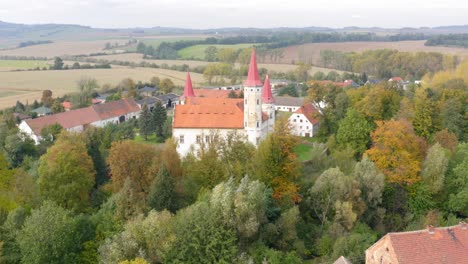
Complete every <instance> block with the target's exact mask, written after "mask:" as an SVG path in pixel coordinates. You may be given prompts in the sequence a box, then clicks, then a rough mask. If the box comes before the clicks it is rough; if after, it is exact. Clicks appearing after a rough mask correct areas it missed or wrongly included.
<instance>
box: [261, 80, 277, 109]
mask: <svg viewBox="0 0 468 264" xmlns="http://www.w3.org/2000/svg"><path fill="white" fill-rule="evenodd" d="M262 102H263V103H264V104H271V103H273V102H274V100H273V94H272V93H271V84H270V78H269V77H268V75H267V76H266V78H265V84H263V91H262Z"/></svg>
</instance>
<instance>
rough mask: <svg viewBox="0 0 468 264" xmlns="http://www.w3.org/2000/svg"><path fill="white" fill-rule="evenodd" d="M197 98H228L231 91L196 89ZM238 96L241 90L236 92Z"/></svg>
mask: <svg viewBox="0 0 468 264" xmlns="http://www.w3.org/2000/svg"><path fill="white" fill-rule="evenodd" d="M194 91H195V96H196V97H206V98H228V96H229V93H230V92H231V90H217V89H194ZM234 92H235V93H236V94H239V93H240V90H236V91H234Z"/></svg>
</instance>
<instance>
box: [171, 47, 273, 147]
mask: <svg viewBox="0 0 468 264" xmlns="http://www.w3.org/2000/svg"><path fill="white" fill-rule="evenodd" d="M243 89H244V90H243V91H244V99H239V98H220V97H195V92H194V90H193V87H192V82H191V79H190V75H189V74H188V73H187V80H186V83H185V88H184V95H183V96H182V97H181V98H180V104H179V105H176V106H175V108H174V119H173V124H172V128H173V130H172V134H173V136H174V138H175V139H176V140H177V142H178V147H177V150H178V152H179V153H180V154H181V155H182V156H185V155H186V154H187V153H189V152H190V151H196V150H197V149H199V147H200V145H201V144H202V143H207V142H209V141H210V140H211V137H213V136H222V137H224V136H226V135H227V134H228V133H238V134H240V135H244V136H245V137H246V139H247V140H248V141H249V142H251V143H252V144H253V145H255V146H257V145H258V143H259V142H260V141H261V140H262V139H264V138H265V137H266V135H267V134H268V133H269V132H271V131H273V129H274V123H275V107H274V105H275V104H274V100H273V96H272V93H271V86H270V82H269V79H268V76H267V78H266V79H265V83H264V84H263V83H262V81H261V80H260V76H259V74H258V69H257V62H256V57H255V51H254V50H252V56H251V59H250V66H249V73H248V76H247V80H246V81H245V83H244V88H243Z"/></svg>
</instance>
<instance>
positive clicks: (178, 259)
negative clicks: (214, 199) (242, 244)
mask: <svg viewBox="0 0 468 264" xmlns="http://www.w3.org/2000/svg"><path fill="white" fill-rule="evenodd" d="M174 225H175V226H174V230H175V237H176V240H175V241H174V244H173V246H172V247H171V250H170V251H169V252H168V254H167V258H166V261H167V262H169V263H233V262H234V259H235V257H236V256H237V252H238V248H237V238H236V233H235V231H234V230H232V229H230V228H228V227H226V226H225V225H223V224H222V222H220V219H219V216H218V215H217V214H216V212H214V211H213V210H210V207H209V205H208V204H207V203H204V202H201V203H197V204H194V205H192V206H190V207H188V208H185V209H182V210H181V211H179V212H178V213H177V216H176V219H175V223H174ZM194 226H195V227H196V228H194Z"/></svg>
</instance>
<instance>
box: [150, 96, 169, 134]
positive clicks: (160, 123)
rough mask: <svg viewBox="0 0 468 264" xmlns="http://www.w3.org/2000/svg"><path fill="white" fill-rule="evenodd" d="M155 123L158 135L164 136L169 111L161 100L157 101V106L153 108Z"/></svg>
mask: <svg viewBox="0 0 468 264" xmlns="http://www.w3.org/2000/svg"><path fill="white" fill-rule="evenodd" d="M152 119H153V124H154V126H155V130H156V135H157V136H158V137H164V136H165V135H164V133H163V131H164V123H165V122H166V119H167V112H166V109H165V108H164V106H163V105H162V104H161V102H157V103H156V107H155V108H154V109H153V116H152Z"/></svg>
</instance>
